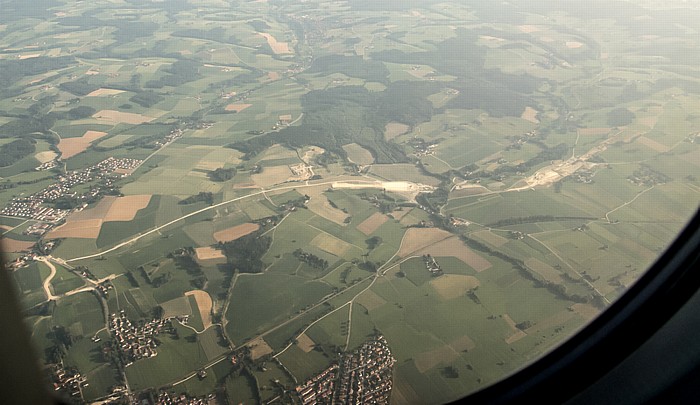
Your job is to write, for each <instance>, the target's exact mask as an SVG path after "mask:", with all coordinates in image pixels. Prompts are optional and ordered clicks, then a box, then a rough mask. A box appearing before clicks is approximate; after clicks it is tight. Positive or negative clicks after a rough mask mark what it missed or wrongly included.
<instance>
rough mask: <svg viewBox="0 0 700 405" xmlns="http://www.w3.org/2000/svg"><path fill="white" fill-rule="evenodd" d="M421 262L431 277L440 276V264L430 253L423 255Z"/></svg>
mask: <svg viewBox="0 0 700 405" xmlns="http://www.w3.org/2000/svg"><path fill="white" fill-rule="evenodd" d="M423 263H425V268H426V270H428V271H429V272H430V275H431V276H433V277H437V276H441V275H442V269H441V268H440V264H439V263H438V262H437V260H435V258H434V257H433V256H431V255H423Z"/></svg>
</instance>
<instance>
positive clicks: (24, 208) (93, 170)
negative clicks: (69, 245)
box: [0, 157, 142, 236]
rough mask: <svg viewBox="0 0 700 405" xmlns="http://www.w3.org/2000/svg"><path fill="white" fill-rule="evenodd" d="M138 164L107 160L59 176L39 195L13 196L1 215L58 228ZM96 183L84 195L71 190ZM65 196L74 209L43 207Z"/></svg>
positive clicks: (36, 230)
mask: <svg viewBox="0 0 700 405" xmlns="http://www.w3.org/2000/svg"><path fill="white" fill-rule="evenodd" d="M141 163H142V161H141V160H137V159H128V158H121V159H117V158H114V157H109V158H107V159H105V160H103V161H101V162H99V163H97V164H96V165H93V166H90V167H88V168H86V169H83V170H76V171H73V172H69V173H66V174H62V175H59V176H58V181H57V182H56V183H53V184H51V185H49V186H48V187H46V188H44V189H43V190H41V191H39V192H38V193H34V194H32V195H29V196H26V197H15V198H14V199H12V201H10V203H9V204H8V205H7V206H6V207H5V208H3V209H2V211H0V214H2V215H7V216H11V217H19V218H30V219H35V220H38V221H43V222H45V223H48V224H53V225H57V224H58V223H59V222H61V221H62V220H64V219H65V218H66V216H68V214H70V213H71V212H72V211H73V210H78V211H79V210H82V209H83V208H85V207H86V206H87V204H88V202H92V201H95V200H96V199H98V198H99V196H100V195H102V194H104V193H105V192H111V191H113V190H114V181H115V180H116V179H119V178H122V177H126V176H128V174H129V172H130V171H132V170H134V169H136V168H137V167H138V166H139V165H140V164H141ZM97 180H101V182H100V184H96V185H93V186H91V187H90V189H89V190H88V191H87V192H85V193H83V194H80V195H78V193H77V192H75V191H71V189H72V188H74V187H75V186H78V185H81V184H85V183H89V182H92V181H97ZM66 197H68V198H72V199H74V200H75V201H76V204H77V207H72V208H58V207H48V206H46V204H47V203H55V202H56V201H59V200H60V199H63V198H66ZM50 228H51V227H50V226H41V227H35V228H34V229H33V233H32V234H34V235H37V236H41V234H43V233H45V232H47V231H48V230H49V229H50Z"/></svg>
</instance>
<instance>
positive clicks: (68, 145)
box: [58, 131, 107, 159]
mask: <svg viewBox="0 0 700 405" xmlns="http://www.w3.org/2000/svg"><path fill="white" fill-rule="evenodd" d="M105 135H107V133H106V132H100V131H87V132H85V134H84V135H83V136H81V137H79V138H62V139H61V141H60V142H59V143H58V150H60V151H61V158H63V159H68V158H70V157H73V156H75V155H77V154H78V153H80V152H82V151H84V150H85V149H87V148H88V146H90V144H91V143H92V142H94V141H96V140H98V139H100V138H102V137H103V136H105Z"/></svg>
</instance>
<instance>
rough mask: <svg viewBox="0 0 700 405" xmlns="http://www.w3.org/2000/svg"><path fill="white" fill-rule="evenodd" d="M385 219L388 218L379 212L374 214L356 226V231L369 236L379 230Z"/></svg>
mask: <svg viewBox="0 0 700 405" xmlns="http://www.w3.org/2000/svg"><path fill="white" fill-rule="evenodd" d="M387 219H389V218H388V217H387V216H386V215H384V214H382V213H381V212H375V213H374V214H372V215H371V216H370V217H369V218H367V219H365V220H364V221H362V223H361V224H360V225H357V230H358V231H360V232H362V233H364V234H365V235H370V234H372V233H373V232H374V231H376V230H377V229H379V227H380V226H382V224H384V222H386V221H387Z"/></svg>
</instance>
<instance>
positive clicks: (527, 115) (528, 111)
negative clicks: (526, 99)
mask: <svg viewBox="0 0 700 405" xmlns="http://www.w3.org/2000/svg"><path fill="white" fill-rule="evenodd" d="M537 114H539V111H537V110H535V109H534V108H532V107H530V106H527V107H525V111H523V114H522V115H521V116H520V118H522V119H524V120H525V121H530V122H532V123H534V124H539V123H540V120H538V119H537Z"/></svg>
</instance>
